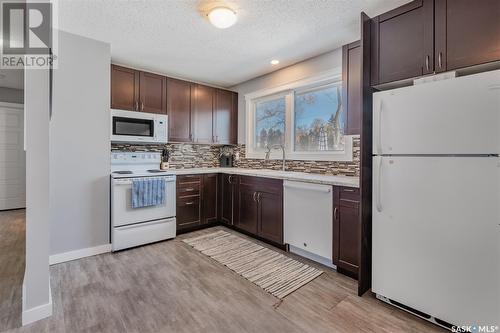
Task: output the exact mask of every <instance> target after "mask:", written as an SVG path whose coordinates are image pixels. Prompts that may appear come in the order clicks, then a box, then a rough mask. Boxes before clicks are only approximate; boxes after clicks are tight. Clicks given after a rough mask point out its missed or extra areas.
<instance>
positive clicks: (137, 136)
mask: <svg viewBox="0 0 500 333" xmlns="http://www.w3.org/2000/svg"><path fill="white" fill-rule="evenodd" d="M167 138H168V122H167V115H164V114H155V113H146V112H134V111H127V110H113V109H112V110H111V142H129V143H167Z"/></svg>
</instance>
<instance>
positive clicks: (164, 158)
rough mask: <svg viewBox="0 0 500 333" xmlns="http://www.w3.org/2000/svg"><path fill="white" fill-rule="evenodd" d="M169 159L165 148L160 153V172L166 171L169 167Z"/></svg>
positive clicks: (168, 153)
mask: <svg viewBox="0 0 500 333" xmlns="http://www.w3.org/2000/svg"><path fill="white" fill-rule="evenodd" d="M169 159H170V152H169V151H168V149H167V148H163V150H162V152H161V163H160V170H167V169H168V168H169V167H170V164H169V163H168V160H169Z"/></svg>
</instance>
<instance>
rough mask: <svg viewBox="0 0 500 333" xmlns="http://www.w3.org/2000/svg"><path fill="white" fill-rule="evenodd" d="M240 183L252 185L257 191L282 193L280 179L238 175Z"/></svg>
mask: <svg viewBox="0 0 500 333" xmlns="http://www.w3.org/2000/svg"><path fill="white" fill-rule="evenodd" d="M240 184H243V185H248V186H252V187H254V188H255V189H256V190H257V191H262V192H268V193H275V192H276V193H282V192H283V181H282V180H281V179H273V178H264V177H253V176H240Z"/></svg>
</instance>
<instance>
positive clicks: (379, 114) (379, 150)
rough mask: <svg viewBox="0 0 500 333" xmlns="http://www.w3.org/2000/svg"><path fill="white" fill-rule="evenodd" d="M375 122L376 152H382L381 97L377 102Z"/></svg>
mask: <svg viewBox="0 0 500 333" xmlns="http://www.w3.org/2000/svg"><path fill="white" fill-rule="evenodd" d="M377 122H378V127H377V131H378V133H377V153H379V154H382V98H380V101H379V103H378V112H377Z"/></svg>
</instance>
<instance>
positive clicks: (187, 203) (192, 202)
mask: <svg viewBox="0 0 500 333" xmlns="http://www.w3.org/2000/svg"><path fill="white" fill-rule="evenodd" d="M185 205H186V206H190V205H194V201H190V202H186V203H185Z"/></svg>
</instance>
